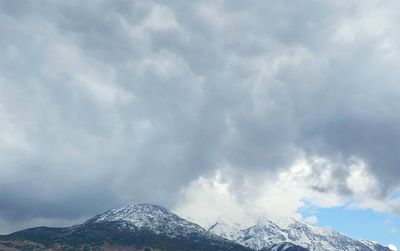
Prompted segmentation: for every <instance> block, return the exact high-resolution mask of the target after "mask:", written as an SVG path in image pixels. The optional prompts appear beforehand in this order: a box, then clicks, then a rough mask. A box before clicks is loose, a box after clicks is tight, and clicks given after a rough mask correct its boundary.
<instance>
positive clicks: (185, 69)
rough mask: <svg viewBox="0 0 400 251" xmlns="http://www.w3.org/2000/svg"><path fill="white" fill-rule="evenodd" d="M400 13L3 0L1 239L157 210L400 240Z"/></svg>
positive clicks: (312, 4)
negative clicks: (141, 207)
mask: <svg viewBox="0 0 400 251" xmlns="http://www.w3.org/2000/svg"><path fill="white" fill-rule="evenodd" d="M399 7H400V2H398V1H395V0H387V1H383V0H382V1H379V0H366V1H356V0H347V1H342V0H336V1H330V0H327V1H316V0H315V1H312V0H308V1H306V0H300V1H288V0H283V1H251V2H249V1H237V0H232V1H194V2H188V1H184V0H173V1H162V0H159V1H127V0H126V1H125V0H114V1H101V0H99V1H84V2H82V1H74V0H73V1H63V2H62V1H45V0H39V1H23V0H15V1H7V0H0V34H1V36H0V55H1V56H0V233H9V232H12V231H16V230H19V229H23V228H25V227H32V226H37V225H49V226H65V225H70V224H75V223H79V222H82V221H83V220H85V219H87V218H88V217H90V216H92V215H94V214H98V213H101V212H103V211H105V210H107V209H110V208H114V207H119V206H123V205H127V204H131V203H142V202H149V203H155V204H160V205H163V206H166V207H168V208H170V209H172V210H173V211H174V212H177V213H179V214H181V215H185V216H186V217H187V218H190V219H193V220H195V221H196V222H198V223H200V224H203V225H207V224H209V223H210V222H212V221H214V220H216V219H218V218H221V217H225V218H232V219H242V218H243V219H257V218H260V217H268V218H270V219H280V218H284V217H297V218H302V219H304V220H307V221H309V222H312V223H314V224H317V225H321V226H328V227H333V228H335V229H337V230H339V231H341V232H344V233H347V234H350V235H351V236H354V237H357V238H360V239H372V240H377V241H380V242H382V243H383V244H388V243H394V244H396V245H397V246H400V237H399V236H400V235H399V233H398V231H400V220H399V214H400V197H399V193H400V187H399V185H400V180H399V177H400V168H399V167H400V155H399V154H398V149H399V148H400V126H399V124H400V110H399V109H398V107H399V105H400V71H399V67H400V31H399V29H398V23H399V21H400V11H399V10H400V8H399ZM338 219H340V220H338ZM360 222H365V224H368V227H365V225H362V224H360Z"/></svg>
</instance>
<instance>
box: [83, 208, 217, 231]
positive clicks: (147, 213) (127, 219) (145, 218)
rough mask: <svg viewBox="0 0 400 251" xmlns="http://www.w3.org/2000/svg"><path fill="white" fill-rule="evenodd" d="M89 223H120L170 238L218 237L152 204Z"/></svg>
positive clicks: (110, 213) (114, 211)
mask: <svg viewBox="0 0 400 251" xmlns="http://www.w3.org/2000/svg"><path fill="white" fill-rule="evenodd" d="M89 221H91V222H94V223H101V222H120V224H121V227H124V228H131V229H141V230H147V231H150V232H153V233H156V234H163V235H166V236H169V237H178V236H189V235H193V234H195V235H202V236H205V237H209V238H210V237H211V238H216V237H217V236H216V235H214V234H212V233H210V232H209V231H207V230H205V229H204V228H202V227H200V226H199V225H197V224H194V223H192V222H190V221H187V220H185V219H182V218H180V217H179V216H177V215H176V214H174V213H172V212H171V211H169V210H168V209H166V208H164V207H160V206H157V205H151V204H137V205H130V206H126V207H121V208H117V209H111V210H109V211H107V212H105V213H104V214H101V215H98V216H95V217H94V218H92V219H90V220H89ZM217 238H220V237H217Z"/></svg>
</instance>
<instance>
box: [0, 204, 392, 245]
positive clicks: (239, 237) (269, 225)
mask: <svg viewBox="0 0 400 251" xmlns="http://www.w3.org/2000/svg"><path fill="white" fill-rule="evenodd" d="M0 250H134V251H135V250H141V251H143V250H150V251H152V250H165V251H169V250H171V251H175V250H195V251H200V250H202V251H205V250H207V251H255V250H259V251H306V250H313V251H332V250H335V251H340V250H342V251H344V250H346V251H389V249H388V248H387V247H383V246H381V245H379V244H378V243H376V242H371V241H357V240H353V239H351V238H349V237H347V236H345V235H342V234H340V233H338V232H335V231H333V230H329V229H324V228H320V227H316V226H313V225H310V224H307V223H305V222H302V221H299V220H295V219H289V220H287V221H285V222H279V223H274V222H272V221H269V220H267V219H264V220H262V221H259V222H257V223H256V224H250V223H245V224H237V223H230V224H228V223H225V222H223V221H218V222H217V223H215V224H213V225H212V226H211V227H210V228H209V230H206V229H204V228H202V227H200V226H199V225H197V224H195V223H192V222H190V221H187V220H185V219H182V218H180V217H179V216H177V215H176V214H174V213H172V212H171V211H169V210H168V209H166V208H163V207H160V206H157V205H151V204H138V205H130V206H127V207H122V208H117V209H112V210H109V211H107V212H105V213H103V214H100V215H97V216H94V217H93V218H91V219H89V220H87V221H86V222H84V223H82V224H80V225H75V226H71V227H62V228H50V227H37V228H31V229H26V230H22V231H18V232H15V233H12V234H9V235H4V236H0Z"/></svg>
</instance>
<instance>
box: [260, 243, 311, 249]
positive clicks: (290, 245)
mask: <svg viewBox="0 0 400 251" xmlns="http://www.w3.org/2000/svg"><path fill="white" fill-rule="evenodd" d="M260 251H308V249H306V248H303V247H300V246H297V245H294V244H293V243H290V242H283V243H279V244H275V245H272V246H270V247H268V248H263V249H261V250H260Z"/></svg>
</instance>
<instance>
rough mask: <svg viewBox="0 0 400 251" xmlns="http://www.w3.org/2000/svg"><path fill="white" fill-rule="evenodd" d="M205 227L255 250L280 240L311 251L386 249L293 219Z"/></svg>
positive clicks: (376, 250)
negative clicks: (251, 224)
mask: <svg viewBox="0 0 400 251" xmlns="http://www.w3.org/2000/svg"><path fill="white" fill-rule="evenodd" d="M209 230H210V231H211V232H213V233H215V234H217V235H220V236H223V237H225V238H228V239H231V240H233V241H235V242H238V243H239V244H242V245H244V246H247V247H250V248H252V249H256V250H260V249H262V248H267V247H271V246H273V245H274V244H279V243H284V242H291V243H294V244H296V245H299V246H301V247H304V248H307V249H309V250H313V251H333V250H335V251H339V250H343V251H384V250H385V251H386V250H389V249H388V248H387V247H383V246H381V245H379V244H377V243H372V242H361V241H358V240H354V239H352V238H350V237H348V236H345V235H343V234H340V233H338V232H336V231H333V230H330V229H326V228H321V227H317V226H313V225H311V224H308V223H306V222H303V221H300V220H297V219H293V218H290V219H287V220H285V221H281V222H277V223H274V222H272V221H270V220H268V219H263V220H260V221H259V222H257V223H256V224H255V225H253V226H250V227H247V228H241V229H240V228H239V229H238V228H237V226H233V227H232V228H230V227H229V224H227V223H224V222H223V221H219V222H217V223H216V224H214V225H213V226H211V227H210V228H209Z"/></svg>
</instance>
